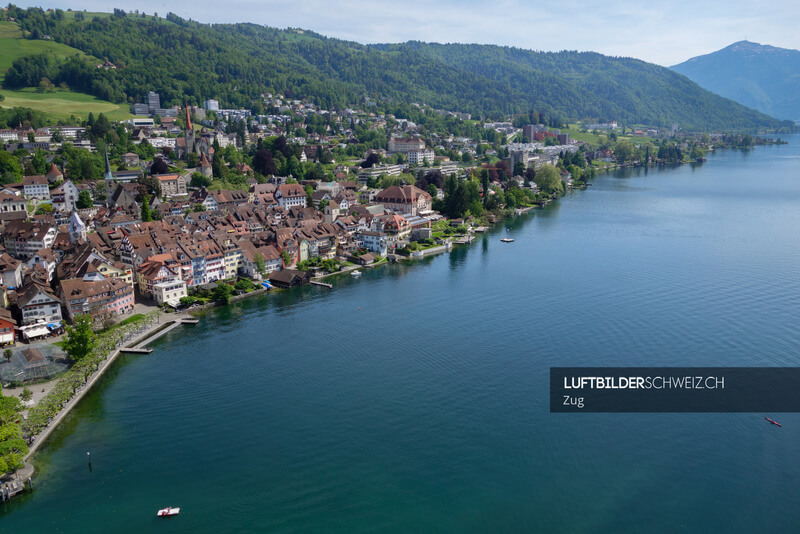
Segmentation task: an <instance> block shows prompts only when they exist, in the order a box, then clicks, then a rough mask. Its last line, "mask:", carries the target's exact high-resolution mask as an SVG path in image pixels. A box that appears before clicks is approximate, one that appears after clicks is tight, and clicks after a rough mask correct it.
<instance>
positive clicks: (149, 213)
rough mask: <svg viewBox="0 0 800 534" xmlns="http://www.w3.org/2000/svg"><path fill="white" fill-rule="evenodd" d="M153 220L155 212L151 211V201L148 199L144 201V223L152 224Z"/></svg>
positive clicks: (145, 198)
mask: <svg viewBox="0 0 800 534" xmlns="http://www.w3.org/2000/svg"><path fill="white" fill-rule="evenodd" d="M152 220H153V212H152V211H151V210H150V201H149V200H148V199H147V197H144V200H142V222H150V221H152Z"/></svg>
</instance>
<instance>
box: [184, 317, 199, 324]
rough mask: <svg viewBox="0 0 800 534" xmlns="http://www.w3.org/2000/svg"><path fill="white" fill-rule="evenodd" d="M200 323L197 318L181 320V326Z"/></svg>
mask: <svg viewBox="0 0 800 534" xmlns="http://www.w3.org/2000/svg"><path fill="white" fill-rule="evenodd" d="M199 322H200V319H198V318H197V317H187V318H186V319H181V324H197V323H199Z"/></svg>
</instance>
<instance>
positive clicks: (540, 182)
mask: <svg viewBox="0 0 800 534" xmlns="http://www.w3.org/2000/svg"><path fill="white" fill-rule="evenodd" d="M536 185H537V186H539V189H540V190H542V191H544V192H545V193H553V192H555V191H559V190H560V189H561V176H560V175H559V173H558V170H557V169H556V168H555V167H553V166H552V165H550V164H549V163H545V164H544V165H542V166H541V167H540V168H539V170H537V171H536Z"/></svg>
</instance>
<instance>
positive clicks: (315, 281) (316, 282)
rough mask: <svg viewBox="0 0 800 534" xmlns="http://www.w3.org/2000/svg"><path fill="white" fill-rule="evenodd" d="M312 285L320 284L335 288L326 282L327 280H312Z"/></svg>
mask: <svg viewBox="0 0 800 534" xmlns="http://www.w3.org/2000/svg"><path fill="white" fill-rule="evenodd" d="M310 283H311V285H315V286H320V287H327V288H328V289H333V286H332V285H330V284H326V283H325V282H320V281H319V280H311V282H310Z"/></svg>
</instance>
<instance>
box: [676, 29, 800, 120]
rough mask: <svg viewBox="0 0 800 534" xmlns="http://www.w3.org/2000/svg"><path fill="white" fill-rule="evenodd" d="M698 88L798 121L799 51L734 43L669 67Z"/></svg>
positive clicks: (799, 107)
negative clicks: (698, 86)
mask: <svg viewBox="0 0 800 534" xmlns="http://www.w3.org/2000/svg"><path fill="white" fill-rule="evenodd" d="M670 68H671V69H672V70H674V71H676V72H679V73H680V74H683V75H684V76H686V77H688V78H689V79H690V80H692V81H694V82H697V83H698V84H699V85H700V86H702V87H704V88H706V89H708V90H709V91H713V92H715V93H717V94H719V95H722V96H724V97H727V98H730V99H731V100H735V101H737V102H739V103H741V104H744V105H745V106H749V107H752V108H755V109H757V110H759V111H761V112H764V113H767V114H769V115H773V116H776V117H781V118H784V119H790V120H797V119H799V118H800V101H798V100H797V95H798V94H800V78H798V76H797V73H798V72H800V51H798V50H792V49H788V48H780V47H777V46H772V45H765V44H760V43H754V42H752V41H747V40H743V41H737V42H735V43H733V44H730V45H728V46H726V47H725V48H723V49H721V50H717V51H716V52H711V53H710V54H705V55H702V56H697V57H693V58H691V59H689V60H687V61H684V62H683V63H680V64H679V65H675V66H673V67H670Z"/></svg>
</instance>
